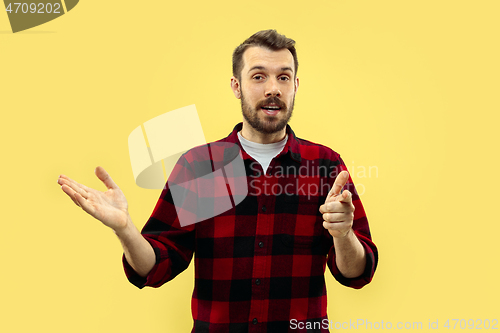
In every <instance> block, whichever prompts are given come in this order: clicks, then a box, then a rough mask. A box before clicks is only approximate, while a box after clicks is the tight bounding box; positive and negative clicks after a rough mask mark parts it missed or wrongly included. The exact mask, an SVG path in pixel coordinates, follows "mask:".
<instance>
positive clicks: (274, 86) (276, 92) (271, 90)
mask: <svg viewBox="0 0 500 333" xmlns="http://www.w3.org/2000/svg"><path fill="white" fill-rule="evenodd" d="M265 94H266V97H281V91H280V89H279V87H278V82H277V81H276V80H273V79H271V80H269V83H268V84H267V86H266V92H265Z"/></svg>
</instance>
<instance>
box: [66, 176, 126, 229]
mask: <svg viewBox="0 0 500 333" xmlns="http://www.w3.org/2000/svg"><path fill="white" fill-rule="evenodd" d="M95 174H96V176H97V178H99V179H100V180H101V181H102V182H103V183H104V185H106V188H107V191H106V192H101V191H97V190H94V189H92V188H90V187H87V186H85V185H83V184H79V183H77V182H76V181H74V180H73V179H71V178H69V177H67V176H65V175H60V176H59V179H58V181H57V182H58V184H59V185H61V189H62V190H63V191H64V193H66V194H67V195H68V196H69V197H70V198H71V199H72V200H73V202H74V203H75V204H76V205H78V206H80V207H81V208H82V209H83V210H84V211H86V212H87V213H88V214H90V215H91V216H93V217H95V218H96V219H98V220H99V221H101V222H102V223H103V224H104V225H106V226H108V227H110V228H112V229H113V230H115V231H117V230H119V229H123V228H125V226H126V225H127V219H128V216H129V215H128V203H127V199H126V198H125V195H124V194H123V192H122V191H121V190H120V188H119V187H118V186H117V185H116V184H115V182H114V181H113V180H112V179H111V177H110V176H109V174H108V173H107V172H106V170H104V168H102V167H97V168H96V169H95Z"/></svg>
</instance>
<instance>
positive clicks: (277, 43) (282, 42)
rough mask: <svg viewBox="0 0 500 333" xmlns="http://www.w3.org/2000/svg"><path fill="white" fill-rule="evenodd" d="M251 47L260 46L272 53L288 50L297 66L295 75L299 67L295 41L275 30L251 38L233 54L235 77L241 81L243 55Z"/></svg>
mask: <svg viewBox="0 0 500 333" xmlns="http://www.w3.org/2000/svg"><path fill="white" fill-rule="evenodd" d="M251 46H260V47H265V48H268V49H270V50H272V51H279V50H282V49H287V50H288V51H290V53H291V54H292V56H293V61H294V64H295V75H297V69H298V67H299V61H298V60H297V51H296V50H295V41H294V40H293V39H291V38H287V37H286V36H285V35H281V34H279V33H278V32H277V31H276V30H274V29H269V30H262V31H259V32H256V33H255V34H253V35H252V36H250V37H249V38H248V39H247V40H245V41H244V42H243V43H241V44H240V45H239V46H238V47H237V48H236V49H235V50H234V52H233V75H234V76H235V77H236V78H237V79H238V80H241V71H242V69H243V53H245V51H246V49H248V48H249V47H251Z"/></svg>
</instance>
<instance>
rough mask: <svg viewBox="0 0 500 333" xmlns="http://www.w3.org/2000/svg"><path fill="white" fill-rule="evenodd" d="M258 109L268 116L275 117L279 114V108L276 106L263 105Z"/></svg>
mask: <svg viewBox="0 0 500 333" xmlns="http://www.w3.org/2000/svg"><path fill="white" fill-rule="evenodd" d="M260 109H261V110H262V111H263V112H264V113H265V114H267V115H268V116H275V115H277V114H278V113H279V112H280V110H281V107H279V106H278V105H264V106H262V107H261V108H260Z"/></svg>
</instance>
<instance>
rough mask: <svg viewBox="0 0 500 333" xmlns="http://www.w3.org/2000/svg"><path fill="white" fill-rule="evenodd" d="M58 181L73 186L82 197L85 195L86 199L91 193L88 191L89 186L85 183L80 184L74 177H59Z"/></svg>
mask: <svg viewBox="0 0 500 333" xmlns="http://www.w3.org/2000/svg"><path fill="white" fill-rule="evenodd" d="M58 183H59V184H60V185H66V186H68V187H69V188H71V189H72V190H73V191H74V192H77V193H79V194H80V195H81V196H82V197H84V198H85V199H87V198H88V196H89V193H88V190H89V188H88V187H87V186H85V185H82V184H79V183H77V182H75V181H74V180H72V179H69V178H67V179H61V178H60V179H59V180H58Z"/></svg>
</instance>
